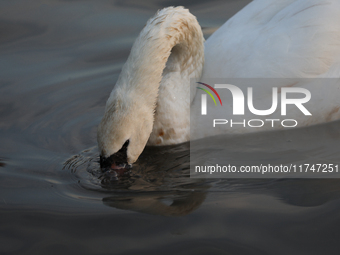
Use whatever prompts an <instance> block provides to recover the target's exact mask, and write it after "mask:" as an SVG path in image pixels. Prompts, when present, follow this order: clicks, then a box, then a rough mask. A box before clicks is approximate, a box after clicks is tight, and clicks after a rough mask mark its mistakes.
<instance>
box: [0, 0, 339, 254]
mask: <svg viewBox="0 0 340 255" xmlns="http://www.w3.org/2000/svg"><path fill="white" fill-rule="evenodd" d="M247 2H248V1H231V0H230V1H188V0H186V1H185V0H184V1H176V0H175V1H170V0H164V1H158V0H157V1H156V0H148V1H137V0H129V1H121V0H116V1H113V0H108V1H94V0H92V1H91V0H89V1H81V0H79V1H76V0H74V1H72V0H68V1H67V0H64V1H62V0H60V1H57V0H55V1H53V0H46V1H42V0H41V1H38V0H32V1H23V0H19V1H7V0H4V1H2V2H0V54H1V55H0V56H1V57H0V141H1V142H0V254H174V253H176V254H299V255H300V254H339V248H340V245H339V237H340V235H339V228H340V214H339V211H340V200H339V198H340V180H338V179H328V180H318V179H314V180H307V179H299V180H298V179H286V180H275V179H266V180H261V179H252V180H240V179H234V180H227V179H223V180H219V179H205V180H204V179H203V180H202V179H190V178H189V144H188V143H187V144H182V145H178V146H172V147H163V148H147V149H146V151H145V152H144V153H143V155H142V156H141V158H140V160H139V161H138V163H137V164H136V165H135V167H134V169H133V171H132V173H131V177H130V178H125V179H123V180H120V181H114V180H112V181H110V182H105V181H102V180H103V179H102V177H101V173H100V171H99V169H98V162H97V160H98V150H97V146H96V128H97V125H98V123H99V121H100V119H101V116H102V115H103V112H104V105H105V102H106V100H107V98H108V95H109V93H110V91H111V90H112V87H113V85H114V83H115V81H116V80H117V77H118V74H119V72H120V69H121V67H122V65H123V63H124V62H125V60H126V58H127V56H128V54H129V50H130V48H131V45H132V43H133V41H134V39H135V38H136V36H137V35H138V33H139V31H140V30H141V29H142V27H143V26H144V23H145V22H146V20H147V19H148V18H149V17H151V16H152V15H153V14H154V13H155V11H156V10H157V9H159V8H162V7H165V6H169V5H185V6H187V7H189V8H190V10H191V11H192V12H193V13H194V14H195V15H196V16H197V18H198V20H199V22H200V23H201V25H202V27H203V28H204V32H205V35H206V37H208V36H209V34H210V33H211V32H212V31H214V29H216V28H217V27H219V26H220V25H221V24H223V23H224V22H225V21H226V20H227V19H228V18H229V17H230V16H231V15H233V14H234V13H235V12H236V11H237V10H239V9H240V8H242V7H243V6H244V5H245V4H246V3H247ZM339 127H340V123H339V122H335V123H330V124H326V125H324V126H321V129H322V130H326V131H325V132H326V133H327V135H323V136H321V137H320V141H317V140H316V139H315V135H316V134H317V133H319V129H320V127H317V129H315V128H313V127H312V128H308V129H301V130H298V131H294V132H295V133H292V134H293V136H295V137H298V136H299V135H300V134H301V135H303V134H310V136H313V137H314V140H313V141H314V147H313V146H312V147H313V150H312V151H311V150H307V149H306V151H305V150H304V149H303V148H301V149H300V151H298V152H297V153H298V154H299V153H300V154H299V155H302V154H303V155H304V156H306V155H307V156H308V155H309V156H310V157H314V158H315V157H318V156H322V155H324V154H325V153H326V154H327V156H329V157H331V158H332V160H333V161H334V160H335V161H337V162H339V161H340V160H339V155H335V154H333V155H331V153H330V152H329V150H327V149H325V148H326V147H327V144H328V143H329V144H331V145H332V146H335V144H336V142H337V141H339V140H340V131H339V130H340V128H339ZM289 134H290V133H288V135H289ZM274 136H275V134H274ZM277 136H282V133H278V134H277ZM258 139H260V140H261V142H262V144H263V143H266V141H267V143H270V142H271V141H272V136H270V137H267V136H266V134H259V136H258ZM232 141H233V142H234V143H235V146H236V144H237V143H238V141H237V139H236V140H235V139H233V140H232ZM318 144H320V145H319V146H316V145H318ZM308 146H309V145H308ZM239 148H240V147H239V146H238V149H239ZM335 151H336V152H337V150H335Z"/></svg>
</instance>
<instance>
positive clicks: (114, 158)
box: [97, 85, 154, 167]
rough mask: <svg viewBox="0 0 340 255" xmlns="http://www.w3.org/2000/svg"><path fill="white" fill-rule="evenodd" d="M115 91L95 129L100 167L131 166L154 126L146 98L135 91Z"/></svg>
mask: <svg viewBox="0 0 340 255" xmlns="http://www.w3.org/2000/svg"><path fill="white" fill-rule="evenodd" d="M116 87H117V89H114V90H113V91H112V93H111V95H110V98H109V100H108V101H107V103H106V109H105V114H104V117H103V119H102V121H101V123H100V124H99V127H98V133H97V140H98V146H99V150H100V156H101V166H102V167H108V166H111V165H113V164H114V165H116V166H121V165H123V164H129V165H130V164H132V163H134V162H135V161H136V160H137V159H138V157H139V155H140V154H141V153H142V151H143V149H144V148H145V145H146V143H147V141H148V139H149V137H150V133H151V131H152V126H153V113H154V106H152V105H150V104H146V103H145V100H147V98H148V97H147V96H146V95H143V93H139V92H138V90H137V91H136V90H132V91H129V89H126V90H125V88H124V86H117V85H116ZM123 90H125V91H123ZM129 92H131V93H129Z"/></svg>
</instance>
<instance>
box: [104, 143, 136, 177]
mask: <svg viewBox="0 0 340 255" xmlns="http://www.w3.org/2000/svg"><path fill="white" fill-rule="evenodd" d="M128 145H129V140H127V141H126V142H125V143H124V145H123V146H122V148H121V149H120V150H119V151H117V152H116V153H115V154H112V155H111V156H110V157H108V158H105V157H103V156H100V168H101V169H102V171H103V172H106V171H108V170H121V169H130V168H131V165H130V164H128V163H127V147H128Z"/></svg>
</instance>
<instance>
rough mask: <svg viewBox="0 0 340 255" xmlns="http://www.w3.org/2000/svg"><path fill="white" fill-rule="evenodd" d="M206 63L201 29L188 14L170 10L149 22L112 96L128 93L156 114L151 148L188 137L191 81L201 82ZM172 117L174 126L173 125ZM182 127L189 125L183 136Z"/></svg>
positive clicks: (133, 49)
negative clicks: (199, 79) (153, 145)
mask: <svg viewBox="0 0 340 255" xmlns="http://www.w3.org/2000/svg"><path fill="white" fill-rule="evenodd" d="M203 63H204V38H203V34H202V30H201V27H200V26H199V24H198V22H197V20H196V17H195V16H193V15H192V14H190V13H189V11H188V10H186V9H184V8H183V7H177V8H174V7H169V8H166V9H163V10H161V11H159V12H158V13H157V14H156V15H155V17H153V18H151V19H150V20H149V21H148V22H147V24H146V25H145V27H144V29H143V30H142V31H141V33H140V35H139V37H138V38H137V40H136V41H135V43H134V45H133V47H132V50H131V53H130V56H129V58H128V60H127V62H126V63H125V65H124V67H123V70H122V73H121V75H120V77H119V80H118V82H117V84H116V87H115V89H114V90H115V92H114V93H115V94H120V93H119V92H121V93H123V92H124V93H128V94H129V98H130V99H131V100H133V101H134V102H137V103H138V101H140V103H141V104H143V106H147V107H148V108H150V111H152V112H153V111H155V115H154V128H153V131H152V133H151V136H150V139H149V144H171V143H178V142H184V141H186V140H188V139H189V131H188V130H189V122H188V120H189V118H190V116H189V110H190V102H191V100H192V99H193V95H192V97H191V99H190V78H200V76H201V73H202V68H203ZM194 91H195V90H193V92H194ZM192 94H193V93H192ZM176 97H177V100H176ZM125 98H126V97H125ZM179 106H180V107H181V108H182V109H179V110H180V112H178V110H177V108H178V107H179ZM176 111H177V113H175V112H176ZM172 118H175V119H176V123H173V122H172V123H171V122H170V121H171V120H174V119H172ZM179 126H181V128H182V127H183V126H186V128H187V130H185V131H184V133H185V134H179V133H178V132H177V131H176V129H177V127H179ZM182 132H183V130H182ZM166 141H168V142H166Z"/></svg>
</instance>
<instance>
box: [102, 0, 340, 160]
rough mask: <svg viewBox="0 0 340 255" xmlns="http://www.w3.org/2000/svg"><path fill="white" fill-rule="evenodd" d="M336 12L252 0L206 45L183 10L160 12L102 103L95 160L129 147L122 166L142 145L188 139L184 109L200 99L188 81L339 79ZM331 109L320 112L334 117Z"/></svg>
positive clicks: (297, 1)
mask: <svg viewBox="0 0 340 255" xmlns="http://www.w3.org/2000/svg"><path fill="white" fill-rule="evenodd" d="M339 10H340V2H338V0H285V1H268V0H254V1H253V2H251V3H250V4H249V5H247V6H246V7H245V8H244V9H242V10H241V11H240V12H238V13H237V14H236V15H235V16H234V17H232V18H231V19H230V20H228V21H227V22H226V23H225V24H224V25H223V26H222V27H220V28H219V29H218V30H217V31H216V32H215V33H213V34H212V35H211V36H210V38H209V39H208V40H207V41H206V42H205V43H204V38H203V34H202V31H201V28H200V26H199V24H198V22H197V20H196V18H195V16H193V15H192V14H191V13H190V12H189V11H188V10H187V9H185V8H183V7H168V8H165V9H162V10H160V11H159V12H157V14H156V15H155V16H154V17H153V18H151V19H150V20H149V21H148V22H147V24H146V25H145V27H144V28H143V30H142V31H141V33H140V35H139V36H138V38H137V39H136V41H135V43H134V45H133V47H132V50H131V53H130V55H129V58H128V60H127V62H126V63H125V65H124V66H123V68H122V72H121V74H120V76H119V78H118V81H117V83H116V85H115V87H114V89H113V91H112V93H111V94H110V97H109V99H108V101H107V103H106V109H105V114H104V117H103V119H102V121H101V123H100V125H99V127H98V145H99V148H100V153H101V155H102V157H103V158H109V157H111V156H114V155H115V154H116V153H117V152H118V151H120V150H121V148H122V147H123V145H124V144H128V146H127V150H126V162H127V163H133V162H135V161H136V160H137V158H138V157H139V155H140V153H141V152H142V151H143V149H144V147H145V146H146V144H147V143H148V144H149V145H168V144H176V143H181V142H185V141H188V140H189V139H190V127H189V123H190V117H189V113H190V106H191V107H192V106H193V105H195V104H197V102H198V100H199V98H198V96H197V95H196V87H194V86H190V85H189V84H190V79H191V78H196V79H200V80H202V81H204V80H207V79H209V78H214V77H218V78H338V77H340V15H339ZM287 82H288V80H287ZM280 85H281V86H282V87H284V86H290V84H284V82H283V84H280ZM337 86H338V85H336V86H335V87H334V89H337V91H339V86H338V87H337ZM329 94H330V95H333V96H334V94H335V93H334V91H331V92H330V93H329ZM195 95H196V96H195ZM320 97H321V96H320ZM336 107H337V105H334V102H333V104H331V105H329V106H328V107H325V108H324V111H325V112H321V113H320V114H321V115H322V114H324V115H325V116H326V115H327V114H332V119H337V118H340V111H339V109H340V108H339V107H338V108H336ZM196 108H197V107H196ZM196 108H195V109H196ZM325 118H326V117H325ZM325 118H324V119H323V118H320V119H319V120H318V119H317V116H316V118H314V119H313V121H310V122H306V123H304V124H305V125H309V124H315V123H319V122H322V121H325ZM201 124H202V125H204V124H203V123H197V125H201ZM201 130H202V129H201ZM218 132H220V131H218ZM193 134H195V132H193ZM204 136H205V133H204V132H203V133H202V132H201V133H198V134H195V137H194V138H200V137H204ZM191 138H192V137H191ZM127 141H128V143H127Z"/></svg>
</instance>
